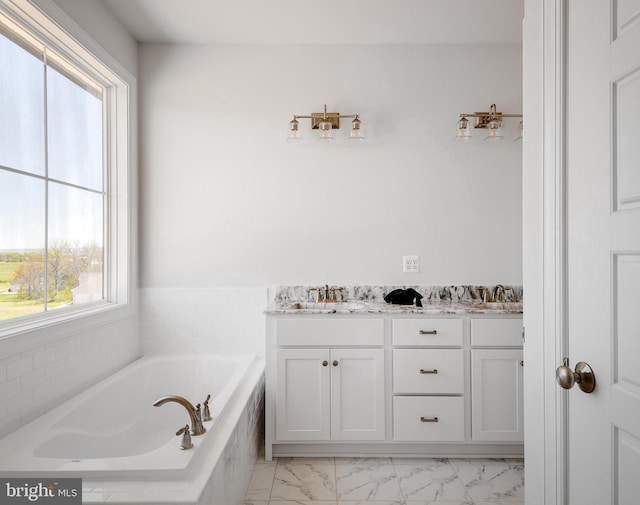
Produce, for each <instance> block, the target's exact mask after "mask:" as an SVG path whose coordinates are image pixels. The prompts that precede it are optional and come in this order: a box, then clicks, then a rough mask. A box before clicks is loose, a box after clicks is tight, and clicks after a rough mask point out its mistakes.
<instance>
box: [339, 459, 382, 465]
mask: <svg viewBox="0 0 640 505" xmlns="http://www.w3.org/2000/svg"><path fill="white" fill-rule="evenodd" d="M391 463H392V461H391V458H336V465H367V466H374V465H375V466H380V465H390V464H391Z"/></svg>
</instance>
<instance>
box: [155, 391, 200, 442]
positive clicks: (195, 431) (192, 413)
mask: <svg viewBox="0 0 640 505" xmlns="http://www.w3.org/2000/svg"><path fill="white" fill-rule="evenodd" d="M167 402H175V403H179V404H180V405H182V406H183V407H184V408H185V409H187V412H188V413H189V419H191V434H192V435H195V436H197V435H202V434H203V433H204V432H205V431H207V430H206V428H205V427H204V426H202V418H201V416H200V404H198V408H197V409H196V407H194V406H193V405H191V402H190V401H189V400H187V399H186V398H183V397H182V396H163V397H162V398H158V399H157V400H156V401H155V402H153V406H154V407H160V406H161V405H164V404H165V403H167Z"/></svg>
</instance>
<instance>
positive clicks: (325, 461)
mask: <svg viewBox="0 0 640 505" xmlns="http://www.w3.org/2000/svg"><path fill="white" fill-rule="evenodd" d="M335 459H336V458H329V457H327V458H307V457H300V456H296V457H291V458H289V457H287V458H278V462H279V463H280V464H282V465H290V464H291V463H310V464H312V465H333V464H334V462H335Z"/></svg>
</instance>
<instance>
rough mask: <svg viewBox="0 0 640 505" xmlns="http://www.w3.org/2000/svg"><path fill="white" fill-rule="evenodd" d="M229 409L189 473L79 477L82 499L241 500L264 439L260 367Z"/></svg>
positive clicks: (234, 503) (130, 504) (236, 504)
mask: <svg viewBox="0 0 640 505" xmlns="http://www.w3.org/2000/svg"><path fill="white" fill-rule="evenodd" d="M233 409H234V410H233V415H232V416H229V418H228V422H227V423H225V426H224V427H222V428H221V430H220V431H219V436H218V437H217V438H216V440H213V441H212V442H213V444H212V446H210V447H209V451H208V453H207V455H206V456H205V457H204V459H203V460H202V461H201V463H200V467H201V470H200V471H196V472H195V474H194V475H193V476H191V477H189V478H188V479H186V480H175V481H117V482H115V481H98V480H96V481H89V480H83V482H82V488H83V489H82V499H83V503H91V504H95V505H97V504H100V505H107V504H112V503H118V504H120V505H141V504H145V505H156V504H160V503H162V504H168V505H192V504H193V505H241V504H242V503H243V496H244V494H245V492H246V489H247V485H248V483H249V481H250V479H251V476H252V470H253V466H254V463H255V461H256V458H257V455H258V453H259V450H260V446H261V444H262V441H263V434H264V370H263V369H262V370H259V369H256V370H254V372H253V374H252V375H251V377H250V378H249V380H247V382H246V384H244V386H243V387H242V388H241V389H240V390H239V391H238V394H237V398H236V402H235V404H234V406H233ZM176 450H178V449H177V448H176Z"/></svg>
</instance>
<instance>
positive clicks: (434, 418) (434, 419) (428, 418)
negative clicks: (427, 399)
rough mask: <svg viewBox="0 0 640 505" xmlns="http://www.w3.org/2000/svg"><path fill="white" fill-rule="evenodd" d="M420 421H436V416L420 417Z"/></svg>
mask: <svg viewBox="0 0 640 505" xmlns="http://www.w3.org/2000/svg"><path fill="white" fill-rule="evenodd" d="M420 422H421V423H437V422H438V418H437V417H421V418H420Z"/></svg>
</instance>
